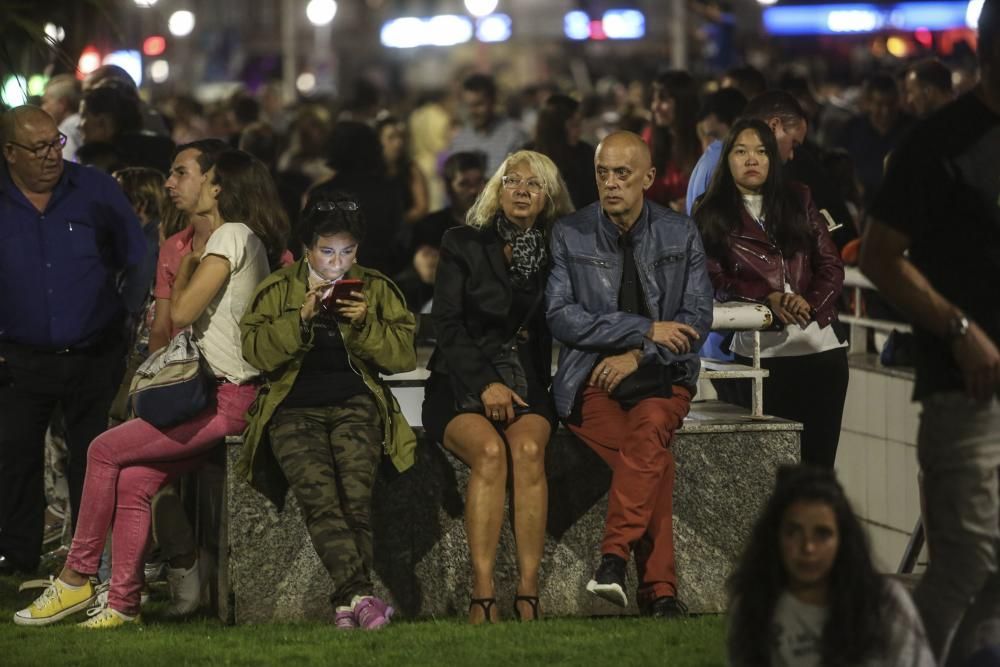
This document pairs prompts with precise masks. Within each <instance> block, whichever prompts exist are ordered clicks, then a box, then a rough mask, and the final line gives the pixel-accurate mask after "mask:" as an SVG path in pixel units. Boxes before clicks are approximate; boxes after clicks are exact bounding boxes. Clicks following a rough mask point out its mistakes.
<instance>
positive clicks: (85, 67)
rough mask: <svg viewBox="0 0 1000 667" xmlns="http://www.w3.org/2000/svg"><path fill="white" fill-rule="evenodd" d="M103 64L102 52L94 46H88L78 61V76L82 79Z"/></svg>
mask: <svg viewBox="0 0 1000 667" xmlns="http://www.w3.org/2000/svg"><path fill="white" fill-rule="evenodd" d="M100 66H101V54H100V52H99V51H98V50H97V48H96V47H94V46H86V47H84V49H83V52H82V53H81V54H80V59H79V60H78V61H77V63H76V69H77V75H76V76H77V78H78V79H82V78H83V77H85V76H87V75H88V74H90V73H91V72H93V71H94V70H95V69H97V68H98V67H100Z"/></svg>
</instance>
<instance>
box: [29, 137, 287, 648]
mask: <svg viewBox="0 0 1000 667" xmlns="http://www.w3.org/2000/svg"><path fill="white" fill-rule="evenodd" d="M183 156H184V153H183V152H181V153H180V154H179V155H178V156H176V157H175V160H174V164H173V166H172V167H171V172H172V176H174V177H176V178H178V179H184V178H190V177H191V176H190V175H189V174H186V173H182V172H184V167H183V164H184V162H183ZM197 178H199V179H201V180H200V183H199V185H198V194H197V202H196V203H195V205H194V206H193V207H192V208H193V209H194V212H195V213H197V214H199V215H204V216H208V217H209V218H210V219H211V220H212V229H213V231H212V235H211V237H210V238H209V240H208V243H207V245H206V246H205V250H204V252H203V253H201V254H197V253H191V254H189V255H187V256H186V257H185V258H184V261H183V262H182V263H181V266H180V270H179V271H178V275H177V280H176V282H175V284H174V291H173V295H172V299H171V313H170V314H171V318H172V319H173V322H174V324H175V325H177V326H179V327H185V326H188V325H190V326H191V327H192V329H193V331H194V337H195V341H196V342H197V344H198V347H199V348H200V349H201V352H202V355H203V356H204V358H205V360H206V361H207V362H208V365H209V366H210V367H211V368H212V371H213V372H214V374H215V376H216V380H217V383H218V390H217V394H216V401H215V405H213V406H212V407H210V408H207V409H206V410H205V411H204V412H202V413H201V414H200V415H198V416H197V417H195V418H194V419H192V420H190V421H188V422H185V423H182V424H178V425H176V426H172V427H170V428H167V429H165V430H162V431H161V430H159V429H157V428H155V427H153V426H152V425H150V424H149V423H147V422H145V421H143V420H141V419H133V420H131V421H128V422H125V423H124V424H121V425H120V426H118V427H116V428H113V429H111V430H109V431H107V432H105V433H104V434H102V435H101V436H99V437H98V438H97V439H96V440H94V442H93V443H91V445H90V450H89V452H88V454H87V477H86V481H85V482H84V486H83V499H82V501H81V510H80V516H79V517H78V519H77V526H76V533H75V534H74V537H73V545H72V547H71V549H70V552H69V556H68V557H67V559H66V566H65V567H64V568H63V570H62V572H61V573H60V574H59V577H58V578H56V579H53V580H52V583H51V584H50V585H49V587H48V588H47V589H46V590H45V592H44V593H42V595H41V596H39V598H38V599H37V600H35V602H33V603H32V604H31V605H30V606H28V607H27V608H25V609H22V610H21V611H19V612H17V613H16V614H15V615H14V622H15V623H17V624H18V625H48V624H50V623H54V622H56V621H58V620H60V619H62V618H64V617H66V616H68V615H69V614H72V613H74V612H77V611H79V610H82V609H84V608H86V607H87V606H88V605H90V604H91V602H92V601H93V599H94V597H95V591H94V586H93V584H92V583H91V580H90V577H92V576H93V575H94V574H95V573H96V572H97V568H98V564H99V562H100V559H101V552H102V551H103V549H104V542H105V539H106V537H107V533H108V529H109V528H110V529H111V530H112V551H111V586H110V590H109V594H108V602H107V606H106V607H104V608H103V609H101V610H100V612H99V613H97V614H96V615H94V616H93V617H92V618H90V619H89V620H87V621H85V622H84V623H81V625H82V626H83V627H87V628H111V627H117V626H121V625H125V624H128V623H134V622H136V621H138V620H139V596H140V590H141V587H142V583H143V575H142V565H143V557H144V555H145V552H146V545H147V541H148V539H149V526H150V509H149V506H150V499H151V498H152V497H153V496H154V495H155V494H156V492H157V491H158V490H159V489H160V488H161V487H163V486H164V485H165V484H166V483H167V482H168V481H169V480H170V479H171V478H173V477H175V476H177V475H180V474H183V473H185V472H188V471H190V470H193V469H196V468H198V467H199V466H200V465H201V464H202V462H203V461H204V459H205V456H206V454H208V452H209V451H210V450H212V448H214V447H215V446H216V445H217V444H218V443H219V442H220V441H221V440H222V439H223V438H224V437H225V436H227V435H236V434H239V433H241V432H242V431H243V428H244V427H245V426H246V421H245V419H244V414H245V413H246V410H247V408H248V407H249V406H250V404H251V403H252V402H253V399H254V396H255V394H256V390H257V385H256V379H257V376H258V375H259V371H258V370H257V369H256V368H254V367H253V366H251V365H250V364H248V363H247V362H246V361H245V360H244V359H243V356H242V354H241V351H240V328H239V321H240V317H241V316H242V315H243V311H244V310H245V309H246V306H247V304H248V303H249V301H250V298H251V296H252V295H253V291H254V289H255V288H256V286H257V283H259V282H260V281H261V280H263V279H264V278H265V277H266V276H267V275H268V274H269V273H270V270H271V267H273V266H276V265H277V263H278V260H279V258H280V255H281V252H282V251H283V250H284V247H285V234H286V233H287V229H288V222H287V219H286V218H285V216H284V214H283V213H282V212H281V210H280V206H278V204H277V202H278V197H277V193H276V192H275V188H274V184H273V182H272V180H271V177H270V175H269V174H268V172H267V168H266V167H265V166H264V165H263V164H262V163H261V162H260V161H258V160H257V159H256V158H254V157H252V156H250V155H249V154H247V153H244V152H242V151H228V152H225V153H222V154H221V155H220V156H219V157H218V159H217V160H216V162H215V165H214V166H213V167H212V168H211V169H209V170H207V171H205V172H204V173H203V175H198V176H197ZM171 195H172V196H173V192H172V193H171Z"/></svg>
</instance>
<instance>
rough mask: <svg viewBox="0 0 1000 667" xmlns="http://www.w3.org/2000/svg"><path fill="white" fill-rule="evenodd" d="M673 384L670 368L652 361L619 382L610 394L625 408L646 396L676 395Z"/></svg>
mask: <svg viewBox="0 0 1000 667" xmlns="http://www.w3.org/2000/svg"><path fill="white" fill-rule="evenodd" d="M672 386H673V382H672V373H671V372H670V368H669V367H668V366H664V365H662V364H657V363H652V364H646V365H645V366H639V368H637V369H636V371H635V372H634V373H632V374H631V375H629V376H628V377H626V378H625V379H624V380H622V381H621V382H619V383H618V386H617V387H615V388H614V389H613V390H612V391H611V394H610V396H611V398H613V399H615V400H616V401H618V402H619V403H620V404H621V406H622V407H623V408H633V407H635V406H636V405H637V404H638V403H639V401H641V400H643V399H645V398H653V397H657V398H670V397H671V396H673V395H674V392H673V389H672Z"/></svg>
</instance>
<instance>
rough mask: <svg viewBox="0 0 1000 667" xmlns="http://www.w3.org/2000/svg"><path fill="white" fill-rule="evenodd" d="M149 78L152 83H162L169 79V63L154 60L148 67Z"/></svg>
mask: <svg viewBox="0 0 1000 667" xmlns="http://www.w3.org/2000/svg"><path fill="white" fill-rule="evenodd" d="M149 78H150V79H152V80H153V83H163V82H164V81H166V80H167V79H169V78H170V63H168V62H167V61H166V60H154V61H153V63H152V64H151V65H150V66H149Z"/></svg>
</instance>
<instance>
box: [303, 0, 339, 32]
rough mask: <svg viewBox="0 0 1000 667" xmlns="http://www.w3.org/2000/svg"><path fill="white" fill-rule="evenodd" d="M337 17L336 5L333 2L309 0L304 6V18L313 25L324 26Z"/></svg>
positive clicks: (328, 0)
mask: <svg viewBox="0 0 1000 667" xmlns="http://www.w3.org/2000/svg"><path fill="white" fill-rule="evenodd" d="M336 15H337V3H336V2H335V1H334V0H309V4H308V5H306V18H308V19H309V22H310V23H312V24H313V25H316V26H320V25H326V24H327V23H329V22H330V21H332V20H333V17H335V16H336Z"/></svg>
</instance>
